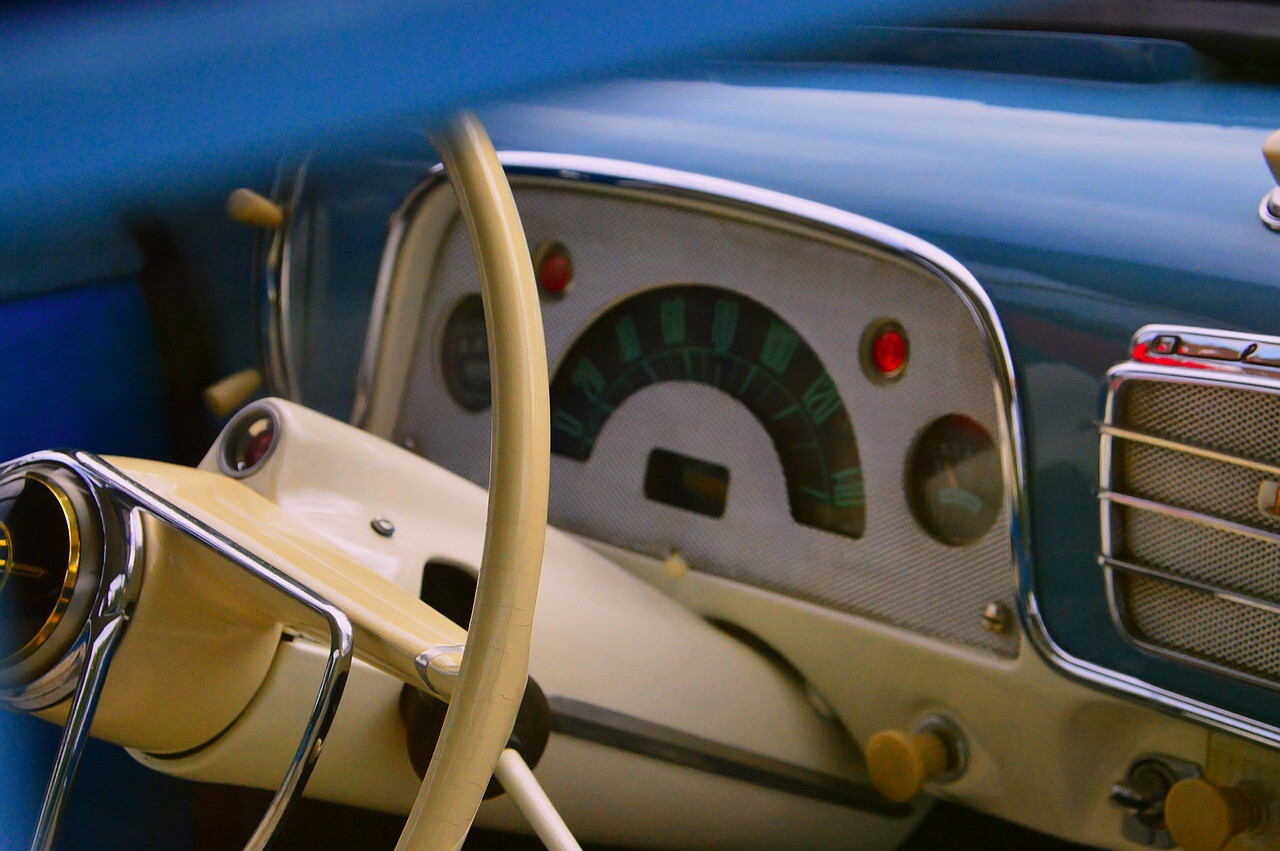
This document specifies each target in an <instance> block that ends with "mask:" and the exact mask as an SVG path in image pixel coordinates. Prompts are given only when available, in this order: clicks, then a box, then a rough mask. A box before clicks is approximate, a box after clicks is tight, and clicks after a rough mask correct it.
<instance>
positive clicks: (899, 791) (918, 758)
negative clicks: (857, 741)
mask: <svg viewBox="0 0 1280 851" xmlns="http://www.w3.org/2000/svg"><path fill="white" fill-rule="evenodd" d="M948 754H949V752H948V748H947V743H946V741H945V740H944V739H943V738H942V736H941V735H940V734H938V733H936V732H932V731H924V732H920V733H904V732H902V731H901V730H881V731H880V732H879V733H876V734H875V735H874V736H872V737H871V740H870V741H869V742H867V773H868V774H870V775H871V783H872V785H874V786H875V787H876V789H877V790H878V791H879V792H880V794H881V795H884V796H885V797H886V798H888V799H889V800H890V801H897V802H898V803H900V804H905V803H906V802H907V801H910V800H911V799H912V798H914V797H915V796H916V795H919V794H920V792H921V791H922V790H923V789H924V784H926V783H928V782H929V781H930V780H932V779H933V778H934V777H937V776H938V775H939V774H942V773H944V772H945V771H946V770H947V768H948V762H949V760H950V757H949V755H948Z"/></svg>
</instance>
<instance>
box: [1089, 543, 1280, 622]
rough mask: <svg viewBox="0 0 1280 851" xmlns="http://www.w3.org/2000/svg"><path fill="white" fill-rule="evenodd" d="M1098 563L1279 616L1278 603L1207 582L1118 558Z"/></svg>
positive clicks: (1107, 557) (1122, 571)
mask: <svg viewBox="0 0 1280 851" xmlns="http://www.w3.org/2000/svg"><path fill="white" fill-rule="evenodd" d="M1098 563H1099V564H1100V565H1102V567H1104V568H1106V569H1107V570H1116V571H1119V572H1121V573H1135V574H1138V575H1140V576H1149V577H1151V578H1152V579H1159V580H1160V581H1161V582H1168V583H1171V584H1173V585H1180V586H1182V587H1183V588H1188V589H1190V590H1192V591H1199V592H1200V593H1201V594H1208V595H1210V596H1213V597H1217V598H1218V599H1219V600H1226V601H1227V602H1229V603H1238V604H1239V605H1241V606H1252V607H1253V608H1255V609H1262V610H1263V611H1264V612H1270V613H1272V614H1273V615H1280V603H1275V602H1272V601H1271V600H1264V599H1262V598H1261V597H1257V596H1254V595H1253V594H1242V593H1240V592H1238V591H1231V590H1230V589H1227V588H1222V587H1220V586H1218V585H1213V584H1211V583H1208V582H1201V581H1199V580H1198V579H1191V578H1189V577H1186V576H1181V575H1179V574H1177V573H1169V572H1168V571H1165V570H1157V569H1155V568H1151V567H1147V566H1146V565H1143V564H1135V563H1134V562H1131V561H1123V560H1121V559H1118V558H1111V557H1109V556H1098Z"/></svg>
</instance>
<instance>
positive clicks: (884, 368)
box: [871, 328, 907, 378]
mask: <svg viewBox="0 0 1280 851" xmlns="http://www.w3.org/2000/svg"><path fill="white" fill-rule="evenodd" d="M871 360H872V362H874V363H875V365H876V369H877V370H879V371H880V374H881V375H883V376H885V377H886V378H888V377H890V376H893V375H896V374H897V373H898V372H899V371H901V369H902V368H903V367H904V366H906V365H907V338H906V337H904V336H903V335H902V332H901V331H899V330H898V329H897V328H885V329H884V330H883V331H881V332H880V333H879V334H877V335H876V338H875V340H874V341H873V342H872V343H871Z"/></svg>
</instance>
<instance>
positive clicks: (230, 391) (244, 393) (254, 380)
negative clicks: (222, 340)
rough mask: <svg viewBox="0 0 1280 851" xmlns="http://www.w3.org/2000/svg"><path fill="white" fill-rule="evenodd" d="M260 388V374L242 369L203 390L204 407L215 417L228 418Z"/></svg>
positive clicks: (253, 370) (252, 370) (256, 371)
mask: <svg viewBox="0 0 1280 851" xmlns="http://www.w3.org/2000/svg"><path fill="white" fill-rule="evenodd" d="M261 386H262V373H260V372H258V370H256V369H242V370H240V371H239V372H234V373H232V374H231V375H228V376H227V377H226V378H223V379H222V380H220V381H217V382H214V383H213V384H210V385H209V386H208V387H206V388H205V389H204V406H205V407H206V408H208V409H209V412H210V413H211V414H213V415H214V416H215V417H229V416H231V415H232V414H233V413H235V412H236V411H237V410H238V409H239V408H240V406H241V405H243V404H244V403H245V402H248V401H249V400H250V399H252V398H253V394H254V393H257V392H258V388H259V387H261Z"/></svg>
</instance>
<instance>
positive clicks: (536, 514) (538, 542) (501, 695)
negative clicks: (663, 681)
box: [396, 113, 551, 851]
mask: <svg viewBox="0 0 1280 851" xmlns="http://www.w3.org/2000/svg"><path fill="white" fill-rule="evenodd" d="M432 143H433V144H434V146H435V148H436V151H437V152H438V153H439V154H440V158H441V161H442V162H443V163H444V168H445V173H446V174H447V175H448V177H449V180H450V182H451V183H452V185H453V190H454V193H455V195H456V196H457V199H458V207H459V210H460V213H461V215H462V218H463V220H464V221H465V222H466V224H467V230H468V232H469V233H470V235H471V243H472V246H473V250H474V252H475V257H476V265H477V267H478V269H479V273H480V286H481V296H482V298H483V300H484V306H485V316H486V320H487V321H486V327H487V332H488V337H489V362H490V364H491V366H490V373H491V379H492V398H493V408H492V410H493V442H492V450H491V457H490V467H489V511H488V525H487V526H486V528H485V537H484V554H483V556H482V558H481V565H480V576H479V582H478V586H477V589H476V601H475V606H474V608H473V610H472V614H471V625H470V628H469V629H468V632H467V644H466V651H465V652H464V654H463V661H462V668H461V673H460V676H459V680H458V685H457V687H456V688H455V689H454V692H453V695H452V697H451V699H450V701H449V710H448V714H447V715H446V717H445V722H444V728H443V730H442V732H441V734H440V739H439V741H438V742H437V744H436V748H435V752H434V754H433V755H432V758H431V765H430V767H429V768H428V770H427V774H426V777H425V778H424V779H423V781H422V788H421V789H420V790H419V791H418V797H417V800H416V801H415V802H414V805H413V810H412V811H411V812H410V814H409V818H408V821H407V823H406V825H405V829H404V833H403V834H402V835H401V837H400V842H399V844H398V845H397V846H396V847H397V849H401V851H455V849H457V848H459V847H460V846H461V845H462V842H463V840H464V839H466V836H467V831H468V830H469V829H470V826H471V822H472V820H473V819H474V818H475V814H476V811H477V810H478V809H479V807H480V803H481V801H482V800H483V796H484V791H485V788H486V787H487V786H488V783H489V780H490V778H491V777H492V775H493V772H494V769H495V768H496V766H497V763H498V757H499V756H500V755H501V753H502V750H503V748H504V747H506V744H507V740H508V738H509V737H510V735H511V729H512V726H513V725H514V724H515V719H516V713H517V712H518V711H519V708H520V701H521V699H522V697H523V696H524V688H525V683H526V682H527V680H528V674H529V643H530V640H531V637H532V629H533V611H534V604H535V602H536V601H537V596H538V579H539V576H540V574H541V570H542V556H543V548H544V544H545V541H546V531H547V487H548V480H549V475H550V463H551V461H550V458H551V456H550V452H551V438H550V411H549V404H550V403H549V401H548V399H549V396H548V389H547V356H546V346H545V343H544V341H543V334H542V315H541V310H540V308H539V305H538V293H537V286H536V282H535V279H534V274H533V264H532V260H531V258H530V254H529V246H528V243H527V242H526V240H525V236H524V229H523V228H522V226H521V224H520V217H519V214H518V213H517V212H516V206H515V199H514V198H513V197H512V194H511V186H510V184H508V182H507V178H506V174H505V173H504V172H503V169H502V165H501V164H500V163H499V162H498V157H497V154H496V153H495V152H494V149H493V143H492V142H490V141H489V137H488V135H487V134H486V133H485V130H484V127H483V126H481V124H480V122H479V120H478V119H477V118H476V117H475V116H473V115H471V114H469V113H468V114H463V115H461V116H459V117H458V118H456V119H454V120H453V121H451V122H450V124H449V125H448V127H447V128H446V129H445V130H443V131H442V132H440V133H438V134H435V135H433V136H432Z"/></svg>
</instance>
